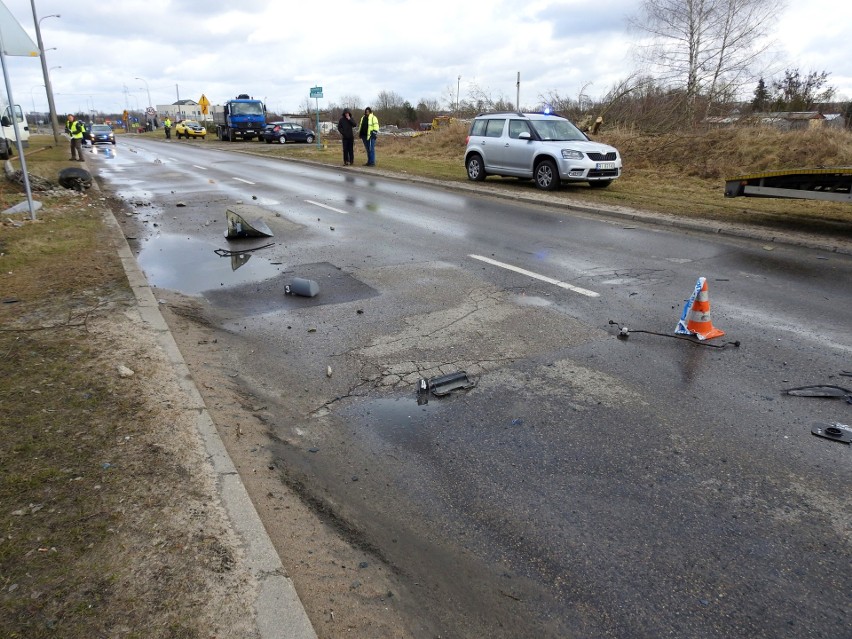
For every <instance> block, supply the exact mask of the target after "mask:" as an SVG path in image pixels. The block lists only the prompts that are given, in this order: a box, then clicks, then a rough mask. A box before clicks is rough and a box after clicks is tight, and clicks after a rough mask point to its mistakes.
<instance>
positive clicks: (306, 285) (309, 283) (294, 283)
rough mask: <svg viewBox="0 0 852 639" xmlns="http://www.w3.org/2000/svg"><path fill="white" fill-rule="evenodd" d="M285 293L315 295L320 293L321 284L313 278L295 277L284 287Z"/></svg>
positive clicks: (305, 295)
mask: <svg viewBox="0 0 852 639" xmlns="http://www.w3.org/2000/svg"><path fill="white" fill-rule="evenodd" d="M284 293H285V294H287V295H300V296H301V297H315V296H316V295H317V294H319V284H317V283H316V282H314V281H313V280H306V279H305V278H303V277H294V278H293V279H292V280H290V283H289V284H287V285H286V286H285V287H284Z"/></svg>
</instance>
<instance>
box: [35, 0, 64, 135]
mask: <svg viewBox="0 0 852 639" xmlns="http://www.w3.org/2000/svg"><path fill="white" fill-rule="evenodd" d="M30 4H31V5H32V8H33V21H34V23H35V32H36V40H37V42H38V52H39V57H41V72H42V74H43V75H44V88H45V90H46V91H47V110H48V111H49V112H50V113H49V115H50V126H51V128H52V129H53V140H54V142H56V143H57V144H59V123H58V122H57V121H56V105H55V104H54V102H53V88H52V87H51V86H50V74H49V72H48V70H47V60H46V59H45V55H44V42H42V39H41V21H42V20H44V19H45V18H60V17H61V16H60V15H59V14H58V13H52V14H50V15H47V16H44V17H43V18H40V19H39V17H38V14H37V13H36V6H35V0H30Z"/></svg>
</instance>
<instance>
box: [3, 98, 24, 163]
mask: <svg viewBox="0 0 852 639" xmlns="http://www.w3.org/2000/svg"><path fill="white" fill-rule="evenodd" d="M14 113H15V118H16V119H17V120H18V133H20V134H21V146H22V147H24V148H27V147H28V146H29V145H30V127H29V125H28V124H27V120H26V118H24V112H23V111H22V110H21V105H19V104H16V105H15V110H14ZM0 137H2V140H0V158H2V159H8V158H10V157H11V156H12V151H13V149H14V148H15V140H16V138H15V126H14V123H13V121H12V109H11V108H10V107H8V106H7V107H6V109H5V110H4V111H3V115H2V117H0Z"/></svg>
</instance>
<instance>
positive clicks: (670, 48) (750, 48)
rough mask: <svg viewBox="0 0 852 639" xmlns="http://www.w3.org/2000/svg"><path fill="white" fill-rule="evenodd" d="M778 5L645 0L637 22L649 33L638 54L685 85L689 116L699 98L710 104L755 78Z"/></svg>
mask: <svg viewBox="0 0 852 639" xmlns="http://www.w3.org/2000/svg"><path fill="white" fill-rule="evenodd" d="M779 10H780V6H779V4H778V3H777V2H775V0H643V2H642V8H641V10H640V13H639V15H638V17H636V18H634V19H633V20H632V23H633V25H634V26H635V27H636V28H637V29H638V30H639V31H641V32H644V33H646V34H647V35H649V36H650V41H648V42H646V43H644V44H643V45H642V47H641V48H640V58H642V59H643V60H644V61H646V62H649V63H651V65H652V67H653V68H655V69H659V70H660V72H661V73H662V77H661V78H660V79H661V80H662V81H663V82H665V83H668V84H670V85H672V86H674V87H677V88H681V89H682V90H683V91H684V94H685V108H686V116H687V119H688V120H689V121H690V122H693V121H694V118H695V115H696V103H697V101H698V98H699V96H703V98H704V106H705V114H706V113H707V112H709V110H710V108H711V106H712V105H713V104H715V103H716V102H717V101H718V100H720V99H722V98H724V97H725V96H728V95H731V94H733V93H734V92H735V91H736V89H737V88H739V87H740V86H742V85H743V84H744V83H746V82H748V81H751V80H752V79H753V78H754V74H753V67H754V65H755V63H756V62H757V60H758V58H759V57H760V56H761V55H762V54H763V53H764V52H765V51H766V49H767V48H768V46H769V44H768V42H767V40H766V39H765V37H764V36H766V35H767V34H768V33H769V31H770V29H771V27H772V25H773V23H774V22H775V19H776V15H777V14H778V13H779Z"/></svg>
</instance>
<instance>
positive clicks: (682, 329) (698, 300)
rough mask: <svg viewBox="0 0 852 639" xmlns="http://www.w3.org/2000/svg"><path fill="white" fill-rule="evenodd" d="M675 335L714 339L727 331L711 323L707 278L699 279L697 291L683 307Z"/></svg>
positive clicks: (696, 285) (696, 284) (696, 286)
mask: <svg viewBox="0 0 852 639" xmlns="http://www.w3.org/2000/svg"><path fill="white" fill-rule="evenodd" d="M675 333H680V334H682V335H695V336H696V337H697V338H698V339H701V340H705V339H713V338H714V337H722V335H724V334H725V331H723V330H720V329H718V328H713V323H712V322H711V321H710V294H709V293H708V292H707V278H705V277H699V278H698V281H697V282H696V283H695V290H694V291H693V292H692V295H691V296H690V298H689V299H688V300H686V304H684V306H683V313H681V316H680V321H679V322H678V323H677V327H675Z"/></svg>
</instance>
